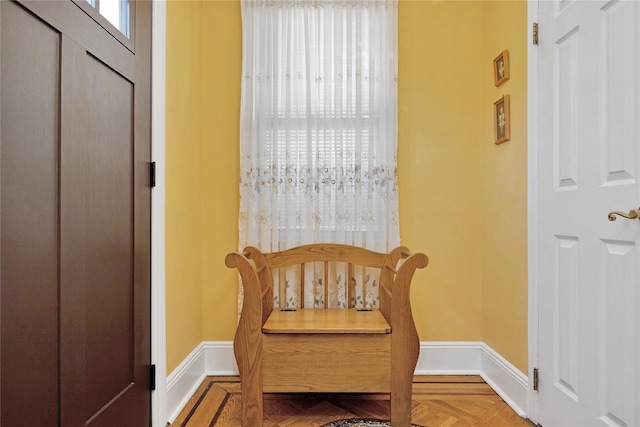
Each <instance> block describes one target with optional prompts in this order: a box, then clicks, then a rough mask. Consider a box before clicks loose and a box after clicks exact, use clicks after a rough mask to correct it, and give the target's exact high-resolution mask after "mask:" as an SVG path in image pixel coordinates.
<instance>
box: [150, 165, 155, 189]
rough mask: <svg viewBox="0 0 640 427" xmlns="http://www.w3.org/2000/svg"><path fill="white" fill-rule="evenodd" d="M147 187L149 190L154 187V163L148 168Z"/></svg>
mask: <svg viewBox="0 0 640 427" xmlns="http://www.w3.org/2000/svg"><path fill="white" fill-rule="evenodd" d="M149 186H150V187H151V188H153V187H155V186H156V162H151V164H150V167H149Z"/></svg>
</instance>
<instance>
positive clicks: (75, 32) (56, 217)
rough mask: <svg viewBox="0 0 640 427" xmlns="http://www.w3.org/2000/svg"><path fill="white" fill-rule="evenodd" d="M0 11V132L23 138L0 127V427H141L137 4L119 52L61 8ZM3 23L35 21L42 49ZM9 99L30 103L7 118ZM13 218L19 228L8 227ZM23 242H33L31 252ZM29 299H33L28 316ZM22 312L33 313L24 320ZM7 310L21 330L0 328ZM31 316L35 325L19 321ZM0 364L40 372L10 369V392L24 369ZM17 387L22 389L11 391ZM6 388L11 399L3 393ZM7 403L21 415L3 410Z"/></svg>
mask: <svg viewBox="0 0 640 427" xmlns="http://www.w3.org/2000/svg"><path fill="white" fill-rule="evenodd" d="M0 5H1V6H0V7H1V8H2V9H1V14H2V21H1V22H2V26H1V27H0V48H1V51H2V55H3V56H2V71H1V74H2V91H3V92H2V123H4V122H5V121H10V122H11V123H13V122H16V123H18V124H19V123H22V125H21V126H22V127H24V128H29V129H28V131H25V130H24V129H22V128H15V129H14V127H15V126H14V125H13V124H12V125H11V126H9V127H7V128H5V127H4V126H2V134H1V135H2V139H1V140H0V144H1V147H2V169H1V170H0V172H1V175H0V183H1V185H2V187H1V189H2V193H1V196H2V205H1V206H0V207H1V208H2V221H3V222H2V225H1V231H2V251H3V252H2V304H3V306H2V309H3V310H2V313H1V314H2V327H3V335H2V347H1V348H2V360H1V365H0V366H1V369H2V370H1V371H0V373H1V375H2V387H3V389H2V395H1V396H0V397H1V399H2V400H1V401H2V406H1V407H2V418H1V419H0V423H1V424H2V425H4V424H5V423H6V424H7V425H12V426H13V425H16V426H20V425H25V426H26V425H28V426H32V425H38V426H48V425H52V426H53V425H62V426H63V427H66V426H84V425H89V426H116V425H117V426H123V427H127V426H131V427H134V426H143V425H149V424H150V391H149V388H148V387H149V363H150V301H151V299H150V188H149V162H150V146H151V145H150V117H151V114H150V111H151V110H150V101H151V98H150V54H149V52H150V45H151V42H150V40H151V38H150V36H151V33H150V16H151V15H150V3H149V2H136V3H134V4H132V8H134V12H133V13H132V15H133V16H135V17H136V23H135V30H136V31H135V35H136V37H135V39H132V43H131V45H130V46H125V45H123V44H122V43H121V42H120V41H119V39H118V38H114V36H113V35H112V34H111V33H110V32H108V31H106V30H105V29H104V28H103V27H101V26H100V25H99V24H98V23H96V22H95V21H94V19H92V17H90V16H89V14H87V13H85V11H83V9H81V8H80V7H79V6H78V5H76V4H75V3H73V2H72V1H70V0H69V1H57V2H31V1H29V2H25V3H17V2H8V1H3V2H1V3H0ZM52 5H53V6H52ZM7 11H9V12H7ZM13 15H16V16H18V15H19V16H20V17H21V19H22V20H23V21H32V22H34V23H36V24H35V25H38V26H40V27H42V28H43V29H45V30H46V31H45V32H48V33H47V36H48V38H46V37H45V36H44V35H42V34H41V33H42V30H39V31H34V30H33V29H32V28H30V27H29V25H25V23H24V22H22V21H20V20H16V19H15V16H13ZM10 19H11V20H12V22H11V25H9V24H6V22H7V21H8V20H10ZM5 24H6V25H5ZM23 39H26V40H27V41H31V44H28V42H25V41H23ZM132 46H133V49H131V47H132ZM34 47H37V48H38V49H35V48H34ZM25 52H29V53H30V54H31V55H26V54H25ZM9 55H13V56H9ZM32 56H34V57H35V59H30V58H31V57H32ZM40 63H42V64H40ZM8 64H11V65H8ZM14 68H15V69H16V70H17V71H15V70H14ZM25 70H26V72H25ZM5 87H6V88H9V90H8V91H7V92H8V93H9V94H10V96H5ZM47 90H48V92H47ZM11 91H13V95H11V93H12V92H11ZM22 98H26V99H27V101H28V100H29V99H31V100H32V101H30V103H27V104H26V105H25V106H24V108H21V109H18V110H16V108H17V107H20V106H21V103H24V102H27V101H23V99H22ZM41 115H44V116H45V119H43V118H42V117H41ZM32 134H33V138H32V139H33V142H32V141H31V140H30V139H31V136H32ZM26 139H29V140H26ZM42 145H44V147H42ZM21 156H22V157H21ZM23 157H26V158H24V159H23ZM21 162H22V163H24V164H21ZM29 162H30V163H29ZM5 165H8V166H7V167H6V168H5ZM35 167H37V168H38V169H37V170H36V171H35V172H34V171H33V170H32V169H33V168H35ZM40 189H43V190H42V191H41V190H40ZM45 190H46V191H45ZM23 199H24V201H26V202H28V203H29V205H28V206H26V207H23V208H20V209H21V211H17V210H16V209H14V208H13V206H11V207H8V206H10V205H13V204H15V202H16V200H18V201H19V200H23ZM36 202H37V203H36ZM18 207H19V205H18ZM27 209H31V210H33V212H31V211H29V212H27ZM34 215H39V216H38V217H37V218H35V219H34ZM5 217H6V218H7V219H6V220H5ZM14 220H15V221H21V222H20V224H19V225H20V226H19V227H16V226H14V224H13V223H11V222H10V221H14ZM35 220H37V221H38V223H37V224H36V226H35V227H32V222H33V221H35ZM31 227H32V228H31ZM29 233H31V234H37V236H38V237H39V239H40V240H38V241H35V240H34V241H33V242H31V240H30V239H31V237H30V234H29ZM26 243H31V244H30V247H29V248H28V250H29V251H30V254H27V255H30V256H31V258H25V259H26V260H27V261H31V262H32V263H34V264H40V265H38V267H39V268H40V269H45V270H44V272H43V273H37V271H38V269H34V268H33V267H31V268H32V269H33V271H32V272H29V271H27V269H28V268H29V267H28V266H27V265H25V263H24V262H23V263H22V264H20V263H19V262H18V261H20V260H18V261H14V260H13V258H5V247H7V248H8V253H10V254H11V253H17V252H18V250H17V249H16V248H15V247H14V246H15V245H18V247H20V245H22V246H26ZM42 251H47V254H48V256H49V260H48V259H46V258H45V257H42V256H41V255H40V252H42ZM21 256H23V257H24V256H26V255H24V254H21ZM47 261H50V262H47ZM5 271H7V273H6V274H5ZM29 274H32V275H36V276H34V279H33V280H39V281H40V283H37V286H42V285H43V284H46V285H47V286H48V287H47V288H46V289H45V290H43V291H41V290H40V288H36V285H34V286H31V287H30V288H29V287H25V283H23V282H24V280H25V279H24V277H26V278H29V277H30V276H29ZM37 274H39V276H37ZM44 278H46V280H44ZM7 279H12V280H13V281H14V282H15V284H14V287H15V288H16V289H19V290H20V292H21V293H20V294H19V295H18V294H16V295H13V294H12V293H11V292H10V291H11V290H12V288H11V286H10V285H11V284H12V282H8V281H7ZM7 291H9V292H7ZM34 300H35V301H36V302H38V303H39V302H40V301H42V303H41V304H40V305H42V307H43V309H42V310H40V307H39V306H38V304H35V305H34V302H33V301H34ZM5 306H6V307H10V309H9V310H7V311H5ZM34 306H35V307H36V308H38V312H37V313H36V314H33V313H31V314H29V315H28V316H27V315H25V313H30V311H33V310H31V308H32V307H34ZM11 310H13V311H16V312H19V313H20V315H21V316H23V317H25V318H26V320H24V321H23V322H22V323H20V324H18V323H15V322H10V321H9V318H8V317H7V316H9V315H10V314H11ZM43 316H45V317H46V319H45V320H41V321H39V322H40V323H41V324H42V325H40V324H38V322H35V321H34V320H33V318H34V317H38V318H40V317H43ZM30 329H37V330H40V329H41V330H42V334H46V340H45V344H47V343H48V342H50V343H51V346H50V347H51V348H48V347H47V346H46V345H45V346H44V347H42V346H41V345H40V344H41V343H40V342H38V341H37V340H36V339H34V337H33V336H31V337H29V336H24V335H25V334H24V332H25V331H28V330H30ZM12 334H13V335H12ZM14 335H15V336H21V338H15V339H14V338H13V336H14ZM6 337H10V338H12V339H13V341H12V340H9V339H7V338H6ZM19 340H22V341H20V342H18V341H19ZM47 340H48V341H47ZM14 341H15V342H14ZM16 343H18V344H20V345H17V344H16ZM34 343H37V346H36V345H35V344H34ZM23 344H24V345H23ZM36 348H37V351H36V350H35V349H36ZM5 354H9V355H15V357H14V358H22V359H25V360H27V361H28V360H29V358H30V357H32V355H35V354H37V356H38V357H39V358H40V359H41V360H44V361H45V362H44V363H42V364H39V363H40V362H39V361H35V362H34V363H32V365H33V364H36V363H37V364H38V366H37V368H38V369H36V370H35V371H34V373H33V375H31V371H29V372H28V375H25V372H24V370H22V369H21V370H18V371H16V373H15V377H16V379H15V381H14V382H13V383H11V382H6V387H5V378H9V376H10V375H11V373H12V372H14V366H17V367H21V366H25V370H26V368H27V365H28V363H27V362H23V364H22V365H14V364H13V359H11V358H10V357H8V356H5ZM43 377H44V378H45V382H46V380H47V379H48V378H51V381H50V384H49V385H50V390H49V389H48V388H47V387H46V386H47V384H45V387H44V388H43V387H41V386H40V384H41V383H42V378H43ZM25 378H27V379H29V378H32V379H33V381H30V382H26V383H25ZM18 383H20V384H18ZM34 384H38V386H37V387H34ZM19 386H22V387H23V389H24V393H23V394H22V395H17V394H16V391H17V390H18V388H17V387H19ZM14 396H19V397H20V399H21V402H22V403H23V406H18V407H16V406H15V405H13V397H14ZM34 401H35V402H38V403H42V402H44V403H42V404H43V405H44V404H45V403H46V404H47V405H48V406H47V407H48V409H49V413H50V416H49V417H48V418H46V419H44V418H42V420H40V419H38V420H39V421H37V422H31V421H27V420H26V419H25V414H31V413H33V412H34V411H33V402H34ZM25 405H26V406H25ZM58 405H60V406H59V407H58ZM16 408H18V409H16ZM14 409H16V411H14ZM5 412H7V413H9V412H11V414H9V415H7V416H5ZM14 412H15V414H14ZM43 412H44V413H46V411H43ZM14 415H15V418H10V417H14ZM38 416H39V415H38ZM13 420H15V422H13Z"/></svg>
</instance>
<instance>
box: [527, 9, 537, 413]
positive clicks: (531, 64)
mask: <svg viewBox="0 0 640 427" xmlns="http://www.w3.org/2000/svg"><path fill="white" fill-rule="evenodd" d="M538 3H539V0H528V2H527V26H528V29H527V46H528V48H527V116H528V117H527V126H528V129H527V140H528V144H527V147H528V148H527V149H528V153H527V216H528V219H527V221H528V224H527V228H528V232H527V234H528V237H527V246H528V282H529V283H528V289H529V295H528V300H529V303H528V317H529V319H528V336H529V338H528V346H529V350H528V353H529V354H528V359H529V366H528V376H529V384H533V368H536V367H537V366H538V360H539V356H538V216H539V215H538V208H539V206H538V120H539V118H538V61H539V59H538V45H534V44H533V23H534V22H538ZM527 416H528V418H529V419H530V420H531V421H532V422H534V423H536V424H537V423H538V393H537V392H536V391H533V389H532V387H529V389H528V392H527Z"/></svg>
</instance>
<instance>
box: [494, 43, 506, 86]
mask: <svg viewBox="0 0 640 427" xmlns="http://www.w3.org/2000/svg"><path fill="white" fill-rule="evenodd" d="M493 80H494V82H495V85H496V87H497V86H500V85H501V84H502V83H504V82H506V81H507V80H509V51H508V50H506V49H505V50H503V51H502V52H500V55H498V56H496V58H495V59H494V60H493Z"/></svg>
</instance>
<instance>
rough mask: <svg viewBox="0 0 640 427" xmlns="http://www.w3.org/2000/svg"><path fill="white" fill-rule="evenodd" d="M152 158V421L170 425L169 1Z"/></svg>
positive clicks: (157, 11) (155, 9) (158, 59)
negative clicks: (167, 281)
mask: <svg viewBox="0 0 640 427" xmlns="http://www.w3.org/2000/svg"><path fill="white" fill-rule="evenodd" d="M151 13H152V18H151V19H152V25H151V26H152V33H151V159H152V161H154V162H156V186H155V187H154V188H153V189H152V190H151V363H152V364H154V365H156V390H155V391H153V392H151V423H152V426H154V427H164V426H165V425H166V413H165V408H166V406H167V405H166V389H165V383H166V373H167V362H166V358H167V356H166V333H167V330H166V310H165V308H166V307H165V306H166V304H165V303H166V302H165V269H164V268H165V174H164V171H165V137H166V133H165V107H166V99H165V94H166V93H165V92H166V90H165V79H166V57H167V55H166V45H167V34H166V29H167V24H166V16H167V5H166V2H164V1H154V2H153V3H152V5H151Z"/></svg>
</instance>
